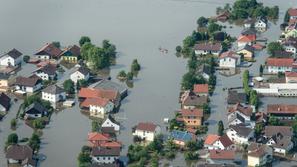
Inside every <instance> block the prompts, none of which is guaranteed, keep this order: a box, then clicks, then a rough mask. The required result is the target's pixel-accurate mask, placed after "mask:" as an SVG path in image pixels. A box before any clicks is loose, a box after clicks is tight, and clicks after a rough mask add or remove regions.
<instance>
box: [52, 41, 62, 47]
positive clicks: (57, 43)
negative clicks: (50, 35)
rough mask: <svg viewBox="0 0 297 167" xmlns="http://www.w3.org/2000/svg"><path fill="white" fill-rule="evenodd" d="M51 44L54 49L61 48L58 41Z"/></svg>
mask: <svg viewBox="0 0 297 167" xmlns="http://www.w3.org/2000/svg"><path fill="white" fill-rule="evenodd" d="M52 44H53V45H54V46H55V47H57V48H60V47H61V44H60V42H59V41H54V42H52Z"/></svg>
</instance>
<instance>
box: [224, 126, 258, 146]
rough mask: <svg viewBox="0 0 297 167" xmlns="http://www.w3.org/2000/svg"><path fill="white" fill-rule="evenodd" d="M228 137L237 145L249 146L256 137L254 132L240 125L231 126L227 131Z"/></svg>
mask: <svg viewBox="0 0 297 167" xmlns="http://www.w3.org/2000/svg"><path fill="white" fill-rule="evenodd" d="M226 134H227V136H228V137H229V138H230V139H231V140H232V141H233V142H235V143H237V144H248V143H249V141H250V140H251V139H252V138H253V137H254V130H253V129H251V128H249V127H245V126H240V125H230V126H229V128H228V129H227V131H226Z"/></svg>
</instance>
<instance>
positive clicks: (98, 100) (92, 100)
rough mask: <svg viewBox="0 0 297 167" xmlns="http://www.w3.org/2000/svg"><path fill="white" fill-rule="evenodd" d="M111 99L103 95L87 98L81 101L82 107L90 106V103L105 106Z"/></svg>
mask: <svg viewBox="0 0 297 167" xmlns="http://www.w3.org/2000/svg"><path fill="white" fill-rule="evenodd" d="M108 102H109V100H108V99H105V98H101V97H97V98H87V99H86V100H84V101H83V102H82V103H81V106H82V107H90V105H93V106H100V107H105V106H106V105H107V104H108Z"/></svg>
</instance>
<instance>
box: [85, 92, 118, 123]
mask: <svg viewBox="0 0 297 167" xmlns="http://www.w3.org/2000/svg"><path fill="white" fill-rule="evenodd" d="M81 107H83V108H88V109H89V111H90V116H93V117H99V118H104V116H105V114H107V113H110V112H111V111H112V110H113V109H114V104H113V103H112V102H111V101H110V100H108V99H105V98H100V97H98V98H87V99H86V100H84V101H83V102H82V103H81Z"/></svg>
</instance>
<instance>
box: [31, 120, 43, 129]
mask: <svg viewBox="0 0 297 167" xmlns="http://www.w3.org/2000/svg"><path fill="white" fill-rule="evenodd" d="M45 124H46V122H45V121H44V120H43V119H42V118H36V119H34V120H33V122H32V125H33V127H34V128H35V129H43V128H45Z"/></svg>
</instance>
